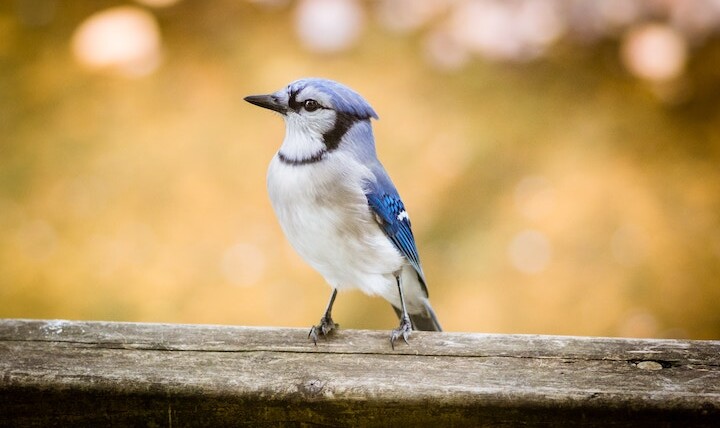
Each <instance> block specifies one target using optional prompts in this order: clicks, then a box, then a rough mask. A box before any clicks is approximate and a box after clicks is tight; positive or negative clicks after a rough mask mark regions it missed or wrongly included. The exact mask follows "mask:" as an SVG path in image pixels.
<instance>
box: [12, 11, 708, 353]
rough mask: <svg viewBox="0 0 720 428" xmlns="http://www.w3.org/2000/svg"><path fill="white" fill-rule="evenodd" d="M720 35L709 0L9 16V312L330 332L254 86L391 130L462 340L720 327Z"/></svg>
mask: <svg viewBox="0 0 720 428" xmlns="http://www.w3.org/2000/svg"><path fill="white" fill-rule="evenodd" d="M719 31H720V6H717V2H713V1H709V0H702V1H701V0H693V1H685V0H682V1H672V0H669V1H668V0H664V1H653V0H647V1H630V0H628V1H624V0H623V1H604V2H596V1H591V0H587V1H586V0H574V1H570V0H567V1H563V0H542V1H540V0H516V1H510V2H507V1H495V0H458V1H453V2H450V1H443V0H433V1H427V2H413V1H401V0H376V1H371V2H359V1H353V0H305V1H298V2H289V1H282V0H275V1H239V0H224V1H215V2H192V1H175V0H143V1H136V2H117V1H105V0H103V1H93V2H81V1H67V2H60V1H52V0H16V1H13V2H3V4H2V5H0V317H8V318H67V319H102V320H117V321H150V322H177V323H219V324H237V325H266V326H301V327H309V326H310V325H311V324H312V323H315V322H317V320H318V319H319V317H320V315H321V313H322V310H323V309H324V306H325V303H326V301H327V298H328V296H329V292H330V289H329V288H328V287H327V286H326V285H325V284H324V281H323V279H322V278H321V277H320V276H319V275H318V274H317V273H315V272H314V271H312V270H311V269H310V268H309V267H308V266H307V265H305V264H304V263H303V261H302V260H301V259H300V258H299V257H298V256H297V255H295V254H294V252H293V251H292V249H291V248H290V246H289V245H288V244H287V243H286V241H285V239H284V237H283V236H282V233H281V231H280V228H279V226H278V224H277V222H276V220H275V218H274V215H273V213H272V210H271V207H270V204H269V201H268V198H267V194H266V190H265V172H266V167H267V164H268V163H269V161H270V159H271V158H272V156H273V154H274V153H275V151H276V150H277V148H278V147H279V144H280V142H281V140H282V138H283V135H284V125H283V123H282V120H281V119H280V118H279V117H277V116H276V115H273V114H270V113H268V112H266V111H262V110H260V109H257V108H256V107H253V106H251V105H249V104H247V103H245V102H244V101H243V97H244V96H246V95H249V94H257V93H267V92H271V91H275V90H277V89H279V88H281V87H283V86H284V85H285V84H287V83H288V82H290V81H292V80H295V79H297V78H300V77H307V76H320V77H328V78H332V79H335V80H338V81H341V82H343V83H345V84H347V85H349V86H351V87H352V88H354V89H356V90H357V91H358V92H360V93H361V94H363V96H364V97H365V98H366V99H367V100H368V101H369V102H370V103H371V104H372V105H373V107H374V108H375V110H376V111H377V112H378V113H379V115H380V117H381V120H379V121H377V122H375V134H376V139H377V142H378V152H379V155H380V157H381V160H382V161H383V163H384V164H385V167H386V168H387V170H388V171H389V173H390V175H391V176H392V177H393V180H394V181H395V184H396V186H397V187H398V189H399V190H400V192H401V194H402V195H403V199H404V201H405V204H406V206H407V207H408V209H409V211H410V214H411V217H412V219H413V229H414V232H415V236H416V239H417V241H418V247H419V250H420V255H421V259H422V261H423V265H424V268H425V272H426V275H427V277H428V280H429V288H430V295H431V300H432V302H433V305H434V306H435V309H436V311H437V313H438V316H439V318H440V320H441V322H442V324H443V326H444V327H445V329H446V330H448V331H477V332H499V333H547V334H571V335H604V336H636V337H678V338H696V339H708V338H718V337H720V168H719V166H720V164H719V162H718V161H719V160H720V68H718V66H717V65H718V64H720V42H719V40H718V32H719ZM334 315H335V318H336V321H338V322H339V323H340V324H341V325H342V326H343V327H344V328H381V329H391V328H394V327H395V326H396V322H397V321H396V319H395V315H394V313H393V311H392V310H391V309H390V307H389V305H388V304H387V303H386V302H384V301H382V300H381V299H379V298H371V297H367V296H364V295H362V294H361V293H359V292H348V293H345V294H341V295H340V296H339V298H338V300H337V304H336V309H335V312H334Z"/></svg>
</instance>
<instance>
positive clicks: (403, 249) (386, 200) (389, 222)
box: [366, 164, 425, 286]
mask: <svg viewBox="0 0 720 428" xmlns="http://www.w3.org/2000/svg"><path fill="white" fill-rule="evenodd" d="M378 168H380V170H379V171H378ZM373 169H375V171H374V172H375V173H376V178H377V180H376V181H375V182H373V183H370V185H369V186H368V189H367V191H366V197H367V200H368V205H369V206H370V208H371V209H372V210H373V212H374V213H375V215H376V216H377V219H378V223H379V224H380V227H381V228H382V230H383V232H385V235H387V237H388V238H389V239H390V241H391V242H392V243H393V244H394V245H395V247H396V248H397V249H398V250H399V251H400V253H401V254H402V255H403V256H405V258H406V259H407V260H408V262H410V264H411V265H412V267H413V268H415V270H416V271H417V273H418V278H420V281H421V282H422V284H423V286H424V285H425V274H424V273H423V270H422V266H421V265H420V257H419V255H418V251H417V247H416V246H415V237H414V236H413V233H412V229H411V225H410V218H409V217H408V216H407V211H406V210H405V205H404V204H403V202H402V200H401V199H400V195H399V194H398V192H397V190H396V189H395V186H394V185H393V184H392V182H391V181H390V178H389V177H388V176H387V173H385V170H384V169H382V166H381V165H379V164H378V165H377V166H376V168H373ZM378 173H379V174H378ZM403 213H405V214H403Z"/></svg>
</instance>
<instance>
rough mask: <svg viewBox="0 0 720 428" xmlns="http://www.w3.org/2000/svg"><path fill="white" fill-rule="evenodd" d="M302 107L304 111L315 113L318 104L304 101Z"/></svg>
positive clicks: (313, 101)
mask: <svg viewBox="0 0 720 428" xmlns="http://www.w3.org/2000/svg"><path fill="white" fill-rule="evenodd" d="M303 106H304V107H305V110H306V111H315V110H317V109H319V108H320V104H319V103H318V102H317V101H315V100H305V102H304V103H303Z"/></svg>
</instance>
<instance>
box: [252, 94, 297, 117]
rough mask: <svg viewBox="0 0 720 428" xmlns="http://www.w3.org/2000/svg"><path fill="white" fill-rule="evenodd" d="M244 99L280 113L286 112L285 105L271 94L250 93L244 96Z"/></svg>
mask: <svg viewBox="0 0 720 428" xmlns="http://www.w3.org/2000/svg"><path fill="white" fill-rule="evenodd" d="M245 101H247V102H249V103H250V104H255V105H256V106H258V107H262V108H266V109H269V110H272V111H276V112H278V113H280V114H285V113H287V107H285V106H284V105H282V104H280V103H279V102H278V101H277V100H276V99H275V97H273V96H272V95H250V96H247V97H245Z"/></svg>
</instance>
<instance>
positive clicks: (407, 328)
mask: <svg viewBox="0 0 720 428" xmlns="http://www.w3.org/2000/svg"><path fill="white" fill-rule="evenodd" d="M395 280H396V281H397V286H398V292H399V293H400V306H401V309H402V314H401V315H400V326H399V327H398V328H396V329H395V330H393V331H392V334H391V335H390V346H392V348H393V350H394V349H395V341H396V340H398V339H399V338H401V337H402V338H403V340H404V341H405V343H406V344H407V343H408V337H410V332H411V331H412V322H411V321H410V316H409V315H408V313H407V308H406V307H405V296H404V295H403V289H402V284H401V283H400V274H399V273H398V274H397V275H395Z"/></svg>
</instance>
